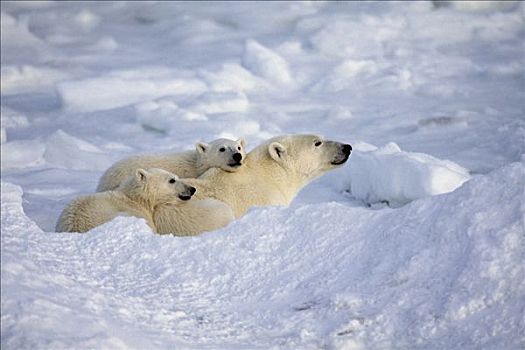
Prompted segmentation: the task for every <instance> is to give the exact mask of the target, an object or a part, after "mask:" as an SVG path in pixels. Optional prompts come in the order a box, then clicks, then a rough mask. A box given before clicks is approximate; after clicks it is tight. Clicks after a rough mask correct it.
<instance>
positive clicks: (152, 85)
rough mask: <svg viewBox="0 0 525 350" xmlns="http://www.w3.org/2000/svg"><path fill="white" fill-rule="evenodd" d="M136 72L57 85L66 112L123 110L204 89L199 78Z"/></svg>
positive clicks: (199, 92) (205, 88)
mask: <svg viewBox="0 0 525 350" xmlns="http://www.w3.org/2000/svg"><path fill="white" fill-rule="evenodd" d="M139 73H140V71H137V72H114V73H113V74H110V75H108V76H102V77H97V78H88V79H82V80H75V81H65V82H61V83H58V84H57V89H58V92H59V93H60V96H61V97H62V101H63V103H64V106H65V108H66V109H68V110H70V111H76V112H90V111H98V110H107V109H113V108H117V107H123V106H127V105H131V104H135V103H139V102H143V101H148V100H151V99H155V98H158V97H162V96H166V95H195V94H201V93H203V92H204V91H206V90H207V87H206V84H205V83H203V82H202V81H201V80H200V79H195V78H185V77H176V76H173V77H170V75H173V74H174V73H171V74H170V72H166V75H167V77H166V76H165V77H158V75H159V74H154V75H153V76H151V77H148V76H147V75H146V76H145V77H141V76H140V74H139Z"/></svg>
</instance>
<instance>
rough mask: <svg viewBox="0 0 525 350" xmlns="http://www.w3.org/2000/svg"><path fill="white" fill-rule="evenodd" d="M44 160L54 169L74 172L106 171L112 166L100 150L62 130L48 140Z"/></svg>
mask: <svg viewBox="0 0 525 350" xmlns="http://www.w3.org/2000/svg"><path fill="white" fill-rule="evenodd" d="M44 159H45V160H46V162H47V163H48V164H50V165H51V166H53V167H58V168H64V169H73V170H105V169H107V168H109V167H110V166H111V161H110V159H109V158H108V157H107V156H106V155H105V154H104V152H103V151H102V150H101V149H100V148H98V147H97V146H95V145H93V144H91V143H89V142H86V141H84V140H82V139H79V138H77V137H74V136H71V135H69V134H68V133H66V132H64V131H62V130H58V131H56V132H55V133H53V134H52V135H50V136H49V138H48V139H47V142H46V149H45V152H44Z"/></svg>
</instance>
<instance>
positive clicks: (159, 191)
mask: <svg viewBox="0 0 525 350" xmlns="http://www.w3.org/2000/svg"><path fill="white" fill-rule="evenodd" d="M194 193H195V187H192V186H189V185H187V184H185V183H184V182H182V181H180V180H179V178H178V177H177V176H176V175H174V174H171V173H169V172H167V171H165V170H162V169H149V170H144V169H137V170H136V171H135V174H134V175H133V176H130V177H129V178H128V179H127V180H126V181H124V182H123V183H122V184H121V185H120V186H119V187H118V188H117V189H116V190H114V191H106V192H102V193H95V194H92V195H87V196H81V197H79V198H76V199H74V200H73V201H72V202H71V203H70V204H69V205H68V206H66V208H65V209H64V211H63V212H62V214H61V215H60V218H59V219H58V223H57V227H56V228H57V232H86V231H89V230H91V229H92V228H94V227H96V226H98V225H101V224H103V223H105V222H108V221H110V220H112V219H113V218H115V217H116V216H119V215H124V216H136V217H139V218H144V219H145V220H146V222H147V223H148V225H149V226H150V227H151V229H152V230H154V231H156V228H155V225H154V222H153V211H154V210H155V207H156V206H157V205H159V204H160V203H168V202H169V203H171V202H183V201H188V200H190V199H191V197H192V196H193V194H194Z"/></svg>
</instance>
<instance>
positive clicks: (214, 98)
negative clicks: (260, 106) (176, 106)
mask: <svg viewBox="0 0 525 350" xmlns="http://www.w3.org/2000/svg"><path fill="white" fill-rule="evenodd" d="M196 100H197V101H196V102H195V103H192V104H190V105H188V106H187V109H189V110H191V111H194V112H197V113H203V114H218V113H231V112H245V111H246V110H247V109H248V106H249V104H250V103H249V101H248V98H247V97H246V95H245V94H244V93H242V92H209V93H205V94H203V95H201V96H199V98H198V99H196Z"/></svg>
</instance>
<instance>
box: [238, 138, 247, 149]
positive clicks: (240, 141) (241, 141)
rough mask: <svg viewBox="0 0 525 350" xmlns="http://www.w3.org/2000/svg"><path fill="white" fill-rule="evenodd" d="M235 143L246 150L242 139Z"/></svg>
mask: <svg viewBox="0 0 525 350" xmlns="http://www.w3.org/2000/svg"><path fill="white" fill-rule="evenodd" d="M236 142H237V143H238V144H240V145H241V147H242V148H246V141H245V140H244V139H238V140H237V141H236Z"/></svg>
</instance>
